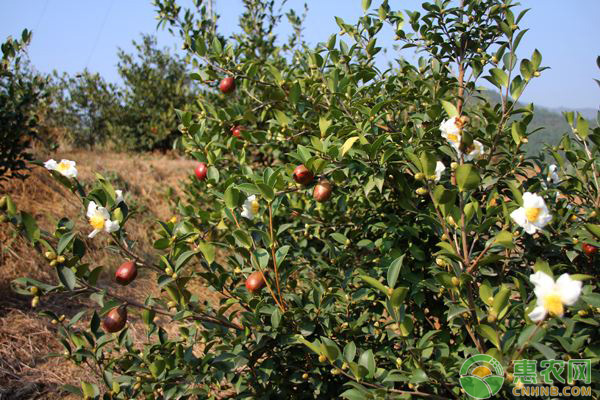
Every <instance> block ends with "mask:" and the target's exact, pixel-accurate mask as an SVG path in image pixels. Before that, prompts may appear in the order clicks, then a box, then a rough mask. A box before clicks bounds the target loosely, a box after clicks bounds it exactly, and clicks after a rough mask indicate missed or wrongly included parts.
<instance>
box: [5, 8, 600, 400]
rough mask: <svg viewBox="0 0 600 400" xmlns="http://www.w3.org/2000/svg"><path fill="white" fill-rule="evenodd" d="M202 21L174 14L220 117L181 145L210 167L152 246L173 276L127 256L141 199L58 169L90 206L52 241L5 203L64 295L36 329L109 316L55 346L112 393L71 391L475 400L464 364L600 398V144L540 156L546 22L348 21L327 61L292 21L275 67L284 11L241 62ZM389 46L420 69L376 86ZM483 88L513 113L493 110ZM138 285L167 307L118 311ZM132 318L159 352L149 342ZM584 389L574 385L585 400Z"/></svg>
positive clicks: (144, 305)
mask: <svg viewBox="0 0 600 400" xmlns="http://www.w3.org/2000/svg"><path fill="white" fill-rule="evenodd" d="M195 5H196V6H197V9H194V10H186V9H183V8H181V7H180V6H178V5H177V4H176V3H175V2H174V1H173V0H158V1H156V6H157V8H158V13H159V18H160V24H162V25H165V26H167V27H168V28H169V29H170V30H171V31H173V32H176V33H178V34H180V35H181V37H182V39H183V40H184V46H185V47H186V48H187V49H188V51H189V58H190V62H192V63H193V64H194V65H195V66H196V67H195V68H196V70H195V71H194V72H193V73H192V75H191V77H192V78H193V79H195V80H197V81H199V82H200V83H202V84H203V85H205V87H206V91H205V92H202V93H201V94H199V96H198V98H197V104H198V106H199V107H200V108H201V111H199V112H197V113H192V112H184V111H180V110H178V111H177V114H178V117H179V119H180V125H179V130H180V131H181V134H182V136H181V139H180V145H181V146H182V147H183V148H184V149H185V151H186V153H187V154H188V155H189V156H190V157H191V158H193V159H195V160H197V161H198V165H197V168H196V169H195V171H190V175H191V180H190V183H189V184H188V185H187V186H186V193H187V196H186V197H185V198H184V199H181V200H179V201H178V203H177V204H176V208H177V210H178V218H177V219H176V220H170V221H158V222H157V224H156V226H154V227H152V228H151V227H148V229H149V231H150V234H154V235H155V238H156V241H155V243H154V247H155V248H156V255H155V257H154V258H153V259H151V260H148V259H147V258H145V257H142V256H141V255H139V254H138V253H137V252H136V243H135V242H133V241H131V240H130V239H129V238H128V235H127V227H128V224H129V223H130V220H129V217H130V215H132V212H134V210H130V209H129V207H128V205H127V198H128V196H129V195H128V194H127V193H122V192H120V191H119V192H117V191H116V190H115V188H114V187H113V186H112V185H111V183H110V182H109V181H108V180H107V179H105V178H104V177H102V176H100V175H98V176H97V180H96V182H95V183H94V184H93V185H83V184H82V183H81V182H80V181H79V180H78V179H77V169H76V165H75V164H74V163H73V162H71V161H69V160H62V161H60V162H59V161H58V160H57V161H54V160H49V161H47V162H45V164H44V165H45V167H46V168H47V169H48V170H49V173H50V174H52V176H53V177H54V178H56V179H57V180H58V181H59V182H60V183H62V184H63V185H64V186H65V188H66V189H68V190H69V191H70V192H71V193H72V195H73V196H75V197H76V198H77V199H78V201H80V203H81V211H82V212H81V215H70V216H66V217H64V218H62V219H61V220H60V221H59V222H58V224H57V226H56V230H55V231H54V232H41V231H40V230H39V228H38V227H37V226H36V224H35V221H34V220H33V218H31V216H29V214H27V213H26V212H18V211H17V205H15V204H14V203H13V202H12V201H11V200H10V199H6V200H5V204H4V207H5V211H4V213H5V216H6V217H8V218H9V219H10V220H11V222H12V223H14V224H15V226H16V227H17V229H20V230H21V231H22V232H23V234H24V235H26V236H27V237H28V238H29V239H30V240H31V241H32V243H33V244H34V245H35V247H36V248H37V249H38V250H40V251H42V252H44V253H45V255H46V257H47V259H48V261H49V264H50V265H51V266H52V268H55V269H56V275H57V280H56V282H53V283H42V282H38V281H34V280H32V279H29V278H21V279H18V280H16V281H15V282H14V287H15V290H17V291H18V292H19V293H22V294H25V295H30V296H33V298H32V303H33V305H34V306H38V303H39V304H40V305H41V306H43V298H44V296H47V295H50V294H52V293H55V292H63V291H70V292H73V293H76V294H79V295H82V296H89V297H90V298H91V299H92V300H93V302H95V303H97V305H98V306H97V308H96V309H93V310H85V311H82V312H80V313H78V314H76V315H75V316H72V317H71V318H70V319H62V318H60V317H59V316H56V315H53V314H52V313H50V312H43V314H45V315H47V316H48V317H49V318H50V319H52V320H54V321H53V322H55V323H56V324H57V327H58V328H57V333H58V335H59V337H60V340H61V343H62V344H63V345H64V348H65V350H64V354H59V355H58V356H62V357H65V358H66V359H69V360H71V361H73V362H75V363H77V364H80V365H82V366H83V365H89V366H92V369H93V370H95V371H97V372H98V373H99V377H98V381H99V382H102V383H103V384H104V385H105V386H104V387H101V386H98V385H96V384H93V383H81V386H80V387H76V386H68V387H66V389H68V390H69V391H72V392H74V393H79V394H81V395H83V396H84V397H87V398H98V397H101V396H102V397H103V398H105V399H109V398H113V399H130V398H148V399H176V398H177V399H185V398H209V399H217V398H236V399H332V398H340V397H341V398H346V399H350V400H355V399H391V398H399V399H409V398H428V399H454V398H456V399H458V398H466V397H467V394H466V393H465V391H464V389H462V388H461V385H460V383H459V378H460V377H461V374H462V373H461V371H460V370H461V366H462V365H463V363H464V361H465V360H466V359H467V358H469V357H471V356H473V355H477V354H487V355H490V356H492V357H494V358H495V359H496V360H497V361H498V362H499V364H500V365H501V366H502V368H503V370H504V372H503V375H502V376H501V377H500V378H501V379H503V382H504V384H503V385H502V387H501V389H500V392H499V393H498V394H497V396H498V398H512V390H513V389H514V388H515V387H523V385H524V384H526V383H528V382H527V381H524V380H523V379H522V376H521V375H522V374H520V373H519V371H517V370H516V368H515V362H516V361H518V360H521V359H527V360H533V361H537V362H541V361H542V360H554V359H556V360H570V359H590V360H591V363H592V365H593V366H594V368H592V378H591V384H590V386H591V388H592V397H597V396H599V395H600V386H598V383H597V382H598V378H599V376H598V373H597V368H596V366H597V362H598V359H599V356H600V348H599V347H598V343H599V339H600V337H599V334H598V325H599V323H598V314H599V313H600V308H599V307H600V295H599V294H598V291H597V267H598V257H599V256H598V255H597V254H596V253H597V248H598V246H599V245H600V221H599V219H598V215H597V213H598V211H599V208H600V185H599V179H600V175H599V173H598V168H599V167H600V164H599V160H600V154H599V150H598V144H599V139H600V129H599V128H590V127H589V125H588V122H587V121H586V120H584V119H583V118H581V117H579V116H575V115H573V114H566V117H567V119H568V122H569V123H570V124H571V126H572V129H573V132H570V133H569V134H567V135H565V137H564V139H563V141H562V143H561V145H560V147H557V148H553V149H548V152H547V153H546V154H545V156H544V157H545V158H528V157H526V156H525V153H524V151H523V144H524V143H527V141H528V137H529V136H530V135H531V134H533V133H534V132H532V130H531V129H529V128H528V124H529V122H530V121H531V119H532V116H533V114H534V112H535V110H534V108H533V106H532V105H529V106H526V107H521V108H517V107H516V106H515V104H516V101H517V100H518V99H519V98H520V96H521V94H522V93H523V91H524V90H525V89H526V87H527V86H528V84H529V83H530V82H531V81H532V80H534V79H536V78H537V77H538V76H540V74H541V73H543V71H544V69H545V68H546V67H544V66H543V64H542V56H541V54H540V53H539V52H538V51H537V50H536V51H534V52H533V54H530V55H526V56H525V57H523V56H522V55H520V54H519V52H518V47H519V43H520V42H521V39H522V38H523V35H524V34H525V33H526V29H523V28H522V27H521V25H522V24H523V23H524V19H523V18H524V16H525V14H526V11H527V10H523V9H521V8H520V7H519V6H518V5H517V4H513V3H512V2H511V1H500V0H465V1H464V2H462V3H461V4H459V5H456V4H455V3H451V2H450V1H436V2H434V3H424V4H423V10H421V11H414V12H409V11H406V12H401V11H396V10H393V9H391V8H390V6H389V5H388V2H387V1H384V2H383V3H382V4H379V5H378V7H376V6H374V7H371V5H370V2H369V1H363V8H364V16H363V17H361V18H360V19H359V20H358V22H356V23H355V24H352V23H350V22H348V21H343V20H341V19H339V18H337V19H336V21H337V24H338V25H339V27H340V30H341V31H340V33H339V34H338V35H332V36H331V37H330V38H328V39H327V40H326V41H325V42H324V43H320V44H318V45H317V46H316V47H314V48H311V47H309V46H307V45H306V44H304V43H303V42H302V40H301V39H300V36H299V33H300V32H301V31H302V28H301V21H302V18H301V17H298V15H297V14H296V13H294V12H288V14H287V18H288V20H289V21H291V23H292V25H293V26H294V31H295V32H296V37H295V39H294V38H292V39H290V40H289V41H288V42H286V43H285V44H284V45H281V46H279V45H278V44H277V43H278V42H277V41H276V36H275V35H274V28H275V26H276V25H277V24H278V23H279V22H280V20H281V19H282V18H283V15H280V14H279V11H277V5H276V4H274V2H273V1H259V0H246V1H244V5H245V7H246V8H245V11H244V13H243V14H242V16H241V18H240V27H241V32H240V33H239V34H236V35H235V36H234V37H233V38H231V39H226V38H224V37H223V36H221V35H219V33H218V24H217V22H216V20H215V19H213V18H212V17H211V15H210V13H208V12H207V9H206V7H205V5H203V4H202V3H201V1H199V0H197V1H195ZM385 25H389V26H391V28H392V29H393V31H394V32H395V35H396V38H395V39H396V40H397V44H398V47H399V49H402V51H406V52H408V54H411V55H412V54H414V52H417V54H418V55H420V58H419V61H418V63H416V65H413V64H411V63H409V62H407V61H405V60H404V59H402V58H399V59H397V60H396V61H395V62H394V64H393V65H390V66H389V67H388V68H387V69H385V70H384V69H382V67H381V66H380V65H378V64H376V63H375V57H376V55H377V54H378V52H380V51H381V48H380V47H379V46H378V37H379V35H381V33H380V32H381V29H382V28H383V27H384V26H385ZM400 54H402V53H400ZM482 79H485V80H487V81H488V82H489V83H490V84H492V85H493V86H495V87H496V88H497V91H498V92H499V93H500V95H501V102H500V103H498V104H490V103H489V102H488V101H487V100H486V99H485V97H482V96H479V93H480V92H479V89H478V87H479V86H478V84H479V82H481V80H482ZM550 160H553V161H550ZM76 161H77V162H80V163H82V162H85V160H76ZM123 197H125V199H124V198H123ZM80 220H83V221H85V223H86V225H84V226H85V227H84V228H79V227H80V226H82V225H81V224H78V223H77V222H78V221H80ZM90 240H93V241H94V242H96V243H101V244H105V245H106V246H110V247H111V248H112V249H113V250H115V252H116V253H117V254H120V256H116V255H115V262H114V264H115V265H120V267H119V268H118V269H117V270H116V273H115V275H114V282H113V278H112V276H111V277H110V281H109V282H106V279H104V280H103V279H102V277H103V270H105V269H106V268H105V267H103V266H99V265H97V263H96V262H95V260H93V259H90V258H89V257H87V256H86V254H85V249H86V242H87V241H90ZM140 275H144V276H146V277H148V278H151V279H154V280H155V281H156V285H157V289H159V290H157V293H160V295H157V296H154V295H148V296H147V297H146V298H144V299H131V298H125V297H123V296H121V295H118V294H117V291H116V290H115V287H116V286H117V285H119V284H121V285H127V284H130V283H131V282H132V281H133V280H134V279H136V278H137V279H139V276H140ZM200 286H203V287H204V289H205V290H204V291H202V292H198V288H199V287H200ZM211 292H212V293H214V294H215V295H216V296H212V295H211V296H210V298H211V299H215V298H216V299H218V300H209V299H208V297H207V296H206V293H211ZM132 318H135V319H141V320H143V322H144V324H145V326H146V335H147V336H146V338H145V340H143V341H134V340H133V337H132V335H131V333H130V332H129V330H128V329H127V326H128V320H129V319H132ZM82 326H83V327H87V329H82ZM521 372H522V371H521ZM559 375H560V372H559ZM563 375H564V377H565V379H564V380H565V383H564V384H560V383H557V384H558V385H559V386H560V385H572V384H578V383H580V382H573V381H567V380H566V377H567V373H566V369H565V370H564V371H563ZM481 376H482V377H483V376H484V375H481ZM534 376H535V370H534ZM500 382H502V380H501V381H500ZM529 383H530V382H529Z"/></svg>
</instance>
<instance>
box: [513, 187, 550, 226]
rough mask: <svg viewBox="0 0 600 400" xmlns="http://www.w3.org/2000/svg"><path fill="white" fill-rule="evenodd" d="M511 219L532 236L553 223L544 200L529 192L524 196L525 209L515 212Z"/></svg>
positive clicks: (520, 208)
mask: <svg viewBox="0 0 600 400" xmlns="http://www.w3.org/2000/svg"><path fill="white" fill-rule="evenodd" d="M510 217H511V218H512V219H513V221H515V222H516V223H517V224H519V226H520V227H522V228H523V229H525V232H527V233H529V234H530V235H533V234H534V233H535V232H536V231H538V230H541V229H542V228H543V227H544V226H546V225H547V224H548V223H549V222H550V221H552V215H551V214H550V212H549V211H548V207H546V202H545V201H544V199H543V198H542V197H540V196H538V195H537V194H534V193H529V192H525V194H523V207H519V208H518V209H516V210H515V211H513V212H512V213H511V214H510Z"/></svg>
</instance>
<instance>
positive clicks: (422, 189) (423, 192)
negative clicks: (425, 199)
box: [415, 187, 427, 196]
mask: <svg viewBox="0 0 600 400" xmlns="http://www.w3.org/2000/svg"><path fill="white" fill-rule="evenodd" d="M415 192H416V193H417V194H418V195H419V196H424V195H426V194H427V189H425V188H424V187H420V188H418V189H417V190H415Z"/></svg>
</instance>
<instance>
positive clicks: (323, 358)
mask: <svg viewBox="0 0 600 400" xmlns="http://www.w3.org/2000/svg"><path fill="white" fill-rule="evenodd" d="M325 361H327V357H325V355H324V354H320V355H319V362H322V363H323V362H325Z"/></svg>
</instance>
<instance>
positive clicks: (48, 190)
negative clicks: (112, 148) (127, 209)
mask: <svg viewBox="0 0 600 400" xmlns="http://www.w3.org/2000/svg"><path fill="white" fill-rule="evenodd" d="M52 157H53V158H55V159H60V158H68V159H72V160H75V161H76V162H77V168H78V171H79V177H80V180H82V181H83V182H86V183H90V182H91V181H93V179H94V174H95V173H96V172H99V173H101V174H103V175H104V176H105V177H107V178H109V179H110V180H111V181H112V182H113V183H114V185H115V186H116V188H118V189H123V190H124V192H125V193H126V197H125V198H126V200H128V201H131V202H135V205H136V206H137V208H138V209H139V210H141V211H142V212H141V213H140V214H137V215H136V216H135V217H134V218H133V220H132V221H130V223H129V224H128V226H127V231H128V234H129V237H130V238H131V239H133V240H136V241H137V243H138V245H137V247H136V252H137V253H138V254H140V255H147V256H149V254H151V249H152V242H153V235H152V231H151V229H149V226H151V223H152V221H153V220H154V219H155V218H160V219H168V218H170V217H171V215H172V210H171V209H170V208H169V205H168V204H169V203H168V201H167V195H166V189H167V188H168V187H172V188H176V187H177V186H178V183H179V182H180V181H181V180H184V179H186V177H187V176H188V175H189V174H190V172H191V171H192V170H193V167H194V163H193V162H192V161H189V160H184V159H180V158H177V157H173V156H170V155H149V154H146V155H131V154H118V153H98V152H86V151H77V152H68V153H61V154H52ZM40 158H43V159H45V157H40ZM0 190H1V191H2V192H6V193H8V194H9V195H10V196H11V198H12V199H13V200H14V202H15V204H16V205H17V207H18V208H19V209H20V210H24V211H27V212H29V213H31V214H32V215H33V216H34V217H35V218H36V220H37V222H38V224H39V226H40V228H41V229H44V230H51V229H52V228H53V226H55V224H56V217H60V216H68V217H70V218H72V219H77V220H78V221H79V222H78V223H80V224H82V227H84V226H85V225H83V224H85V221H84V220H83V210H82V209H81V207H80V206H78V205H77V202H76V199H75V198H74V197H73V195H72V194H70V193H69V192H68V191H66V190H64V189H63V188H62V187H61V186H60V185H58V184H57V183H55V182H54V181H53V180H52V179H51V177H50V176H49V175H48V173H47V172H46V171H45V170H44V169H43V168H39V167H36V168H34V170H33V171H32V174H31V176H30V177H29V178H28V179H27V180H26V181H24V182H21V181H13V182H8V183H7V184H5V185H4V187H3V188H0ZM128 195H129V196H131V197H129V198H128ZM86 229H88V228H87V226H85V227H84V228H83V231H84V232H85V230H86ZM103 240H105V238H101V236H98V237H97V238H96V239H95V240H94V241H91V240H89V241H87V243H86V245H87V256H88V257H89V260H94V262H95V263H96V264H97V265H104V266H108V267H109V269H112V268H115V267H116V266H117V265H118V264H120V263H121V262H122V259H121V258H119V257H115V255H114V254H113V253H110V252H108V251H106V250H104V249H102V247H103V246H102V244H103ZM21 276H28V277H31V278H34V279H38V280H42V281H46V282H52V281H54V280H55V277H54V274H53V271H52V268H51V267H49V266H48V262H47V260H45V259H44V258H43V257H42V256H40V255H38V254H37V252H34V251H32V249H31V248H30V246H29V244H28V243H26V242H25V241H24V240H23V239H22V238H20V237H17V236H15V235H14V234H13V232H12V230H11V228H10V227H8V226H7V225H5V224H4V225H1V226H0V400H5V399H30V398H31V399H33V398H43V399H62V398H68V397H65V396H66V395H65V394H63V393H60V392H59V390H58V387H59V386H60V385H63V384H67V383H68V384H73V385H78V384H79V382H80V381H81V380H88V381H96V380H97V379H96V378H95V376H94V375H93V373H92V371H90V370H86V369H84V368H80V367H77V366H75V365H74V364H72V363H69V362H66V361H65V360H64V359H63V358H49V357H47V355H48V354H49V353H51V352H62V346H61V345H60V344H59V342H58V341H57V339H56V334H55V330H56V328H55V326H54V325H52V324H51V323H50V321H48V320H47V319H45V318H40V317H38V316H37V311H36V310H33V309H31V306H30V298H29V297H25V296H19V295H17V294H15V293H13V292H12V291H11V289H10V282H11V281H12V280H13V279H15V278H17V277H21ZM108 278H109V277H108V276H105V277H103V279H104V283H103V284H104V285H110V284H111V282H110V280H109V279H108ZM152 278H153V277H152V276H148V275H145V274H143V273H141V274H140V278H138V279H137V280H136V281H135V282H134V283H132V284H131V285H130V286H128V287H126V288H121V289H119V290H115V292H118V293H119V294H122V295H125V296H127V297H131V298H136V299H143V298H144V297H145V296H146V295H148V294H149V293H154V294H158V293H156V289H155V285H153V284H152V280H153V279H152ZM115 289H116V288H115ZM90 307H94V305H93V304H91V303H90V302H89V301H87V300H86V299H74V298H72V297H69V296H66V295H56V296H47V297H44V298H42V302H41V305H40V307H39V308H40V309H50V310H52V311H54V312H55V313H57V314H65V315H66V317H67V318H69V317H70V316H72V315H74V314H75V313H77V312H78V311H80V310H81V309H85V308H90ZM132 311H133V310H132ZM131 314H132V315H133V317H134V318H132V320H131V321H130V332H131V333H132V334H133V335H134V337H139V338H140V339H141V338H142V337H143V336H144V335H145V334H144V330H143V328H142V324H141V323H140V321H139V320H136V319H135V312H132V313H131ZM173 329H176V328H173Z"/></svg>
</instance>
